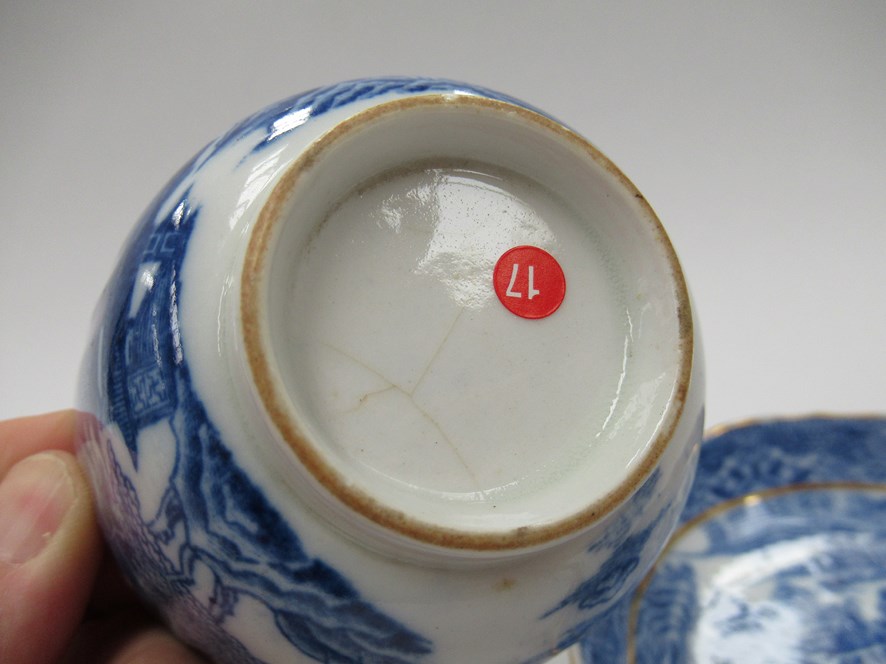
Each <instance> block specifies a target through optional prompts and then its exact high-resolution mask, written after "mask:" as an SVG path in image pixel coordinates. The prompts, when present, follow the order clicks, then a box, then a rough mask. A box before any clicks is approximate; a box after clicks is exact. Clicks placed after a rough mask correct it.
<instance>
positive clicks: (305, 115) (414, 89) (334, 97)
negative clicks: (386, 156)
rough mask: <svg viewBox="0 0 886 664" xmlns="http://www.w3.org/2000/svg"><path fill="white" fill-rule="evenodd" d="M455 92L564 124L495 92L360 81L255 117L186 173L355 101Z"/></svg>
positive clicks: (422, 81) (424, 82) (432, 83)
mask: <svg viewBox="0 0 886 664" xmlns="http://www.w3.org/2000/svg"><path fill="white" fill-rule="evenodd" d="M456 91H457V92H463V93H468V94H474V95H479V96H481V97H487V98H489V99H496V100H498V101H503V102H507V103H510V104H515V105H517V106H522V107H523V108H527V109H529V110H531V111H533V112H535V113H538V114H539V115H544V116H545V117H548V118H550V119H552V120H554V121H555V122H558V123H559V124H563V123H561V122H560V121H559V120H557V119H556V118H553V117H551V116H550V115H549V114H547V113H545V112H544V111H542V110H540V109H538V108H536V107H534V106H532V105H531V104H527V103H526V102H524V101H521V100H519V99H515V98H514V97H510V96H508V95H504V94H501V93H500V92H495V91H494V90H489V89H487V88H483V87H479V86H476V85H468V84H467V83H460V82H458V81H451V80H446V79H438V78H405V77H398V76H393V77H388V78H372V79H357V80H353V81H345V82H343V83H339V84H337V85H332V86H328V87H323V88H316V89H314V90H309V91H307V92H303V93H301V94H298V95H295V96H293V97H290V98H289V99H284V100H283V101H280V102H277V103H275V104H272V105H270V106H268V107H266V108H264V109H262V110H261V111H258V112H257V113H254V114H253V115H251V116H249V117H248V118H246V119H245V120H243V121H242V122H240V123H238V124H237V125H235V126H234V127H232V128H231V129H230V130H229V131H228V132H227V133H225V134H224V135H222V136H220V137H219V138H218V139H216V140H215V141H213V142H212V143H210V144H209V145H207V146H206V147H205V148H204V149H203V150H202V151H201V152H200V154H198V155H197V156H196V157H195V158H194V159H193V160H192V162H191V163H190V164H188V166H186V167H185V169H184V170H185V171H186V172H187V171H196V170H198V169H199V168H200V167H202V166H203V164H205V163H206V162H207V161H208V160H210V159H211V158H212V157H214V156H215V155H216V154H218V153H219V152H220V151H221V150H223V149H224V148H226V147H228V146H230V145H231V144H233V143H236V142H238V141H240V140H246V139H247V138H251V139H252V140H253V143H252V144H251V145H249V146H248V150H247V151H246V152H245V153H246V154H254V153H257V152H260V151H262V150H264V149H265V148H267V147H269V146H271V145H273V144H274V143H275V142H276V141H277V140H278V139H280V138H281V137H284V136H286V135H287V134H289V133H290V132H292V131H294V130H296V129H297V128H298V127H300V126H301V125H303V124H305V123H306V122H308V121H309V120H311V119H313V118H317V117H319V116H321V115H323V114H324V113H328V112H329V111H332V110H335V109H337V108H341V107H343V106H346V105H348V104H350V103H353V102H355V101H362V100H366V99H373V98H375V97H379V96H381V95H384V94H401V95H418V94H425V93H432V92H442V93H451V92H456ZM564 126H565V125H564ZM253 134H254V136H253Z"/></svg>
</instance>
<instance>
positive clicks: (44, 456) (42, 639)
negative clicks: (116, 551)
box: [0, 411, 203, 664]
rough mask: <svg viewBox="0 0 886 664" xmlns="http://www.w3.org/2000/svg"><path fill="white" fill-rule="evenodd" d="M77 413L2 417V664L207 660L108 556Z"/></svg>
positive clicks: (131, 662)
mask: <svg viewBox="0 0 886 664" xmlns="http://www.w3.org/2000/svg"><path fill="white" fill-rule="evenodd" d="M76 418H77V415H76V413H75V412H74V411H63V412H59V413H52V414H49V415H39V416H35V417H26V418H20V419H15V420H8V421H6V422H0V662H4V663H8V664H36V663H37V662H41V663H42V662H71V663H74V662H77V663H80V662H102V663H105V664H122V663H124V662H125V663H126V664H137V663H139V662H151V663H154V662H164V663H166V664H178V663H182V664H184V663H190V662H201V661H203V660H202V659H201V658H200V657H198V656H197V655H196V654H195V653H194V652H193V651H191V650H190V649H188V648H187V647H186V646H185V645H183V644H182V643H181V642H179V641H178V640H176V639H175V637H174V636H173V635H172V634H171V633H170V632H169V631H168V630H166V629H165V628H163V627H161V625H160V623H159V622H158V621H157V620H156V619H154V618H152V617H151V615H150V614H149V613H148V612H147V610H145V609H144V607H142V606H141V604H140V603H139V602H138V600H137V598H136V597H135V595H134V593H132V592H131V591H130V590H129V589H128V587H127V586H126V585H125V583H124V582H123V581H122V579H121V578H120V576H119V572H118V571H117V570H116V567H115V566H114V565H113V564H112V563H111V562H110V559H109V557H108V556H106V555H105V552H104V545H103V542H102V539H101V534H100V532H99V529H98V525H97V522H96V518H95V512H94V508H93V502H92V494H91V492H90V490H89V487H88V485H87V483H86V479H85V477H84V476H83V472H82V470H81V469H80V466H79V465H78V463H77V460H76V459H75V458H74V456H73V452H74V433H75V430H76Z"/></svg>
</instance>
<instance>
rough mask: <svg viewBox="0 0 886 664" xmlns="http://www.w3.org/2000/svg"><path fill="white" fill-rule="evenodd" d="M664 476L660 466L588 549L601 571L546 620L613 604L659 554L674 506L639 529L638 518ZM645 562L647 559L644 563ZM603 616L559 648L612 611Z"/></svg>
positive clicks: (533, 663) (583, 624) (572, 633)
mask: <svg viewBox="0 0 886 664" xmlns="http://www.w3.org/2000/svg"><path fill="white" fill-rule="evenodd" d="M660 478H661V471H660V469H656V470H655V471H654V472H653V473H652V474H651V475H650V476H649V477H648V478H647V479H646V481H645V482H644V483H643V485H642V486H641V487H640V489H638V490H637V493H636V494H634V496H632V497H631V499H630V501H629V503H628V505H627V510H626V512H625V513H624V514H622V515H620V516H619V518H618V522H617V523H616V524H615V525H614V527H613V528H611V529H610V530H609V531H608V532H607V534H606V536H605V537H604V538H603V539H600V540H598V541H596V542H595V543H594V544H593V545H591V546H590V547H589V548H588V552H587V553H588V555H600V556H603V557H604V562H603V564H602V565H601V567H600V569H599V571H597V572H596V573H595V574H594V575H593V576H591V577H590V578H588V579H585V580H584V581H583V582H581V583H580V584H579V585H578V586H577V587H576V588H575V590H573V591H572V592H571V593H570V594H569V595H568V596H567V597H565V598H563V599H562V600H561V601H560V602H559V603H557V605H555V606H554V607H552V608H551V609H549V610H548V611H547V612H545V613H544V615H542V616H541V617H542V619H546V618H550V617H551V616H553V615H554V614H555V613H558V612H560V611H563V610H566V609H568V608H572V609H577V610H579V611H590V610H592V609H598V608H600V607H602V606H605V605H607V604H610V603H611V602H612V600H613V598H614V597H615V596H616V595H618V594H619V593H621V591H622V589H623V587H624V584H625V583H627V582H628V579H629V578H630V577H631V575H632V574H635V572H636V570H637V569H638V568H639V569H643V568H644V567H645V565H648V563H649V559H650V558H651V557H652V556H654V555H655V553H656V551H652V550H651V547H652V546H653V544H654V543H655V542H656V541H659V540H660V539H661V538H660V537H653V535H655V534H656V530H657V529H661V528H665V527H667V524H668V523H671V522H672V515H670V514H669V513H671V512H672V511H673V505H672V504H665V505H663V506H662V507H661V509H660V510H659V511H658V512H657V513H656V516H655V517H654V518H653V519H652V520H651V521H650V522H649V523H648V524H646V525H645V526H644V527H642V528H640V529H639V530H632V525H633V526H634V527H636V524H637V523H638V520H637V517H638V515H640V514H642V513H643V511H644V510H645V508H646V506H647V504H648V503H649V501H650V500H652V499H653V498H654V497H655V496H656V493H657V491H656V490H657V489H658V488H659V481H660ZM644 561H645V562H644ZM610 610H611V609H607V612H605V613H603V616H602V617H601V615H600V614H598V613H592V614H591V615H590V617H589V618H587V619H586V620H583V621H579V622H578V624H576V625H575V626H574V627H573V628H572V629H570V630H569V631H567V632H566V634H564V636H563V638H562V639H561V641H560V643H559V644H558V646H557V649H558V650H562V649H565V648H568V647H569V646H571V645H572V644H573V643H575V642H576V641H577V640H578V639H580V638H581V637H582V636H583V635H584V634H585V632H587V630H588V629H589V628H590V627H591V626H592V625H596V624H597V623H598V621H600V620H601V619H605V616H606V615H607V614H608V611H610ZM548 657H550V655H549V654H548V655H539V657H538V658H535V659H531V660H529V662H527V663H526V664H540V663H541V662H544V661H545V660H546V658H548Z"/></svg>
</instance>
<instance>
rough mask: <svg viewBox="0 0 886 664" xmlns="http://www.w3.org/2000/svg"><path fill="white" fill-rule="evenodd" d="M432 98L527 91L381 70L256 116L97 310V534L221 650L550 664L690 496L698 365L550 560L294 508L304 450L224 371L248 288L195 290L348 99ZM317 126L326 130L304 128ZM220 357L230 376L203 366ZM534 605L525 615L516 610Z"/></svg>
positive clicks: (199, 638) (171, 191) (86, 438)
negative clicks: (366, 528) (365, 532)
mask: <svg viewBox="0 0 886 664" xmlns="http://www.w3.org/2000/svg"><path fill="white" fill-rule="evenodd" d="M428 93H441V94H448V95H457V94H469V95H474V96H479V97H483V98H488V99H495V100H498V101H504V102H506V103H517V102H515V101H514V100H512V99H510V98H507V97H505V96H502V95H498V94H496V93H492V92H489V91H488V90H484V89H480V88H472V87H470V86H465V85H462V84H455V83H452V82H448V81H438V80H426V79H377V80H371V81H356V82H350V83H345V84H341V85H338V86H333V87H330V88H322V89H318V90H314V91H311V92H309V93H305V94H304V95H300V96H298V97H294V98H292V99H290V100H287V101H285V102H282V103H280V104H277V105H275V106H273V107H270V108H269V109H266V110H265V111H263V112H260V113H258V114H256V115H254V116H252V117H250V118H248V119H247V120H245V121H244V122H243V123H241V124H240V125H238V126H237V127H235V128H234V129H232V130H231V131H230V132H229V133H227V134H226V135H224V136H223V137H221V138H220V139H218V140H217V141H215V142H214V143H212V144H210V145H209V146H208V147H207V148H206V149H204V150H203V151H202V152H201V153H200V154H199V155H198V156H197V157H195V158H194V160H193V161H192V162H191V163H190V164H188V165H187V166H186V167H184V168H183V169H182V171H181V172H180V173H179V174H178V175H177V176H176V177H175V178H174V179H173V181H172V182H171V183H170V184H169V185H168V186H167V188H166V189H165V190H164V192H162V193H161V194H160V195H159V196H158V197H157V199H156V200H155V201H154V203H153V204H152V205H151V207H150V208H149V210H148V211H147V212H146V214H145V216H144V218H143V221H142V222H141V223H140V225H139V226H138V227H137V228H136V231H135V232H134V234H133V235H132V237H131V238H130V240H129V242H128V244H127V247H126V249H125V251H124V254H123V256H122V258H121V261H120V263H119V265H118V268H117V271H116V273H115V275H114V276H113V278H112V280H111V283H110V285H109V287H108V289H107V291H106V293H105V296H104V301H103V303H102V307H101V308H100V310H99V312H98V314H97V333H96V337H95V340H94V342H93V346H92V348H91V350H90V352H89V353H88V355H87V360H86V362H85V363H84V370H83V379H82V384H83V386H82V388H81V402H82V404H83V407H84V410H85V411H86V412H87V413H88V415H85V416H84V418H83V421H82V422H83V423H82V435H81V438H82V442H81V447H80V454H81V457H82V458H83V460H84V462H85V464H86V466H87V468H88V470H89V471H90V474H91V476H92V479H93V483H94V485H95V487H96V494H97V500H98V504H99V508H100V516H101V520H102V525H103V528H104V530H105V532H106V535H107V537H108V540H109V543H110V546H111V548H112V550H113V552H114V553H115V556H116V557H117V559H118V561H119V562H120V564H121V566H122V567H123V569H124V571H125V572H126V574H127V576H128V577H129V578H130V579H131V580H132V581H133V583H134V584H135V585H136V587H137V588H138V590H139V591H140V592H141V593H142V594H143V595H144V596H145V597H146V598H147V599H148V600H149V601H151V602H152V603H153V604H155V605H156V606H157V607H158V608H159V609H160V611H161V612H162V613H163V615H164V616H165V617H166V618H167V619H168V620H169V621H170V623H171V624H172V625H173V627H174V628H175V629H176V631H177V632H178V633H179V634H180V635H181V636H182V637H183V638H185V639H186V640H187V641H188V642H189V643H192V644H194V645H195V646H197V647H198V648H201V649H202V650H204V651H206V652H207V653H209V654H210V655H211V656H213V657H214V658H215V659H217V660H219V661H229V662H252V661H254V662H260V661H268V662H282V661H303V660H316V661H328V662H378V663H390V664H405V663H407V662H419V661H441V662H444V661H465V657H466V656H467V655H466V653H472V654H473V655H474V656H476V657H478V658H479V660H482V661H490V662H491V661H501V662H520V661H525V662H542V661H545V660H546V659H547V658H548V657H549V656H550V655H551V653H552V652H556V651H557V650H558V649H562V648H564V647H567V646H568V645H569V644H571V643H572V642H574V641H575V640H576V639H578V638H579V637H580V636H581V634H582V633H583V632H584V631H585V630H586V629H587V628H588V627H589V626H590V625H591V624H592V622H593V620H594V619H595V618H596V617H597V616H599V614H600V613H601V612H603V611H605V610H606V609H607V608H608V607H609V606H611V605H612V604H613V602H614V601H615V600H616V599H617V598H618V597H619V596H620V594H621V593H622V592H623V591H624V589H625V588H627V587H630V586H631V585H633V584H636V583H637V582H638V581H639V578H640V577H641V575H642V574H643V573H644V571H645V569H647V568H648V566H649V565H650V564H651V562H652V560H653V558H654V556H655V555H656V554H657V552H658V551H659V550H660V548H661V547H662V546H663V544H664V542H665V540H666V538H667V536H668V534H669V533H670V531H671V529H672V527H673V525H674V523H675V520H676V518H677V513H678V511H679V509H680V507H681V506H682V503H683V500H684V499H685V494H686V488H687V487H688V482H689V481H690V479H691V476H692V473H691V470H690V468H691V467H692V465H693V463H694V454H695V451H696V448H695V446H694V445H693V444H692V441H697V439H698V438H699V436H700V429H701V387H700V385H701V377H700V370H699V369H697V367H695V366H694V365H693V370H694V373H693V383H692V391H691V392H690V393H688V394H681V398H685V399H686V401H687V405H685V409H686V412H687V417H686V418H684V419H683V420H681V421H680V422H679V423H677V424H676V425H675V426H676V429H675V431H674V432H673V436H674V438H675V439H677V440H678V441H679V445H678V446H676V447H675V446H673V445H672V446H671V447H670V448H668V450H669V451H668V452H667V453H666V454H665V455H664V456H663V458H662V460H661V461H659V462H658V464H659V465H657V466H656V467H655V469H654V470H652V472H651V473H650V474H649V476H648V477H647V479H646V480H645V482H644V484H643V485H642V487H641V488H640V489H639V490H637V491H636V492H635V493H634V494H633V496H632V497H631V498H630V499H629V500H628V501H627V502H626V503H624V504H623V505H622V506H621V507H620V508H619V511H617V512H615V513H614V514H613V516H612V518H610V519H608V520H603V521H602V522H601V523H600V524H597V525H596V526H595V527H594V528H590V529H588V530H587V532H584V533H583V534H579V535H576V536H574V537H571V538H569V539H567V540H565V541H564V543H563V545H562V546H559V547H549V548H548V549H547V550H546V551H545V552H542V553H540V554H538V555H529V554H527V555H523V556H522V557H521V556H516V557H514V558H513V559H508V560H501V561H498V562H496V561H495V559H493V558H490V559H488V560H487V561H486V562H483V559H481V560H480V562H481V563H482V564H479V565H477V564H476V560H474V558H472V554H470V552H468V553H465V552H459V554H458V557H457V558H458V559H457V560H456V561H455V562H454V563H447V564H441V563H439V562H434V561H436V560H438V558H439V556H440V555H441V554H440V552H438V551H431V553H430V554H428V555H429V556H430V560H431V563H430V564H427V565H422V564H421V559H420V557H419V559H418V560H409V559H404V560H399V559H398V558H397V556H393V557H391V556H388V555H385V552H384V551H380V550H375V549H374V548H373V547H365V546H363V545H361V543H360V542H359V536H355V535H353V534H348V533H344V532H342V530H341V529H337V528H336V527H330V526H329V524H328V523H327V522H326V521H325V520H324V518H323V517H322V516H319V515H318V514H316V513H314V512H312V511H311V510H302V511H301V512H298V513H291V512H290V511H288V507H289V502H288V500H289V496H290V493H291V491H290V488H289V486H288V485H287V481H290V480H288V479H287V478H286V477H284V475H285V472H286V471H285V467H286V464H287V463H291V460H290V459H289V457H288V456H287V454H286V453H287V451H286V450H285V449H283V448H282V447H274V448H273V449H271V450H269V449H268V446H267V445H266V444H264V443H263V442H261V441H260V440H259V439H260V438H261V437H262V436H264V435H266V434H262V433H258V432H259V431H261V429H262V426H265V427H266V426H267V424H266V423H264V421H263V420H261V421H259V420H256V415H254V414H251V413H252V411H250V410H249V408H250V406H249V405H248V404H249V402H250V400H251V399H254V398H255V397H254V395H251V394H250V393H249V392H248V391H247V392H243V391H239V392H238V389H240V388H238V387H237V385H238V384H237V382H236V379H235V378H231V377H230V376H231V375H233V374H236V372H237V371H243V370H244V367H243V366H240V365H236V363H233V364H232V363H231V360H230V359H229V357H228V355H226V353H227V348H228V347H229V346H230V345H234V346H236V344H237V343H238V342H237V341H236V334H237V333H236V325H233V324H231V323H230V322H226V321H224V320H222V318H223V317H224V315H225V314H226V313H227V314H230V309H226V307H230V306H231V305H230V303H229V302H227V301H226V300H225V297H226V294H227V292H228V291H229V290H234V287H233V286H232V285H231V284H230V283H229V281H225V280H224V279H221V280H222V281H224V284H223V287H222V288H221V290H220V294H219V297H218V298H216V300H215V301H208V300H206V299H204V300H196V299H192V300H190V301H189V300H188V295H187V293H189V292H190V291H189V290H188V289H189V288H191V286H189V285H188V284H189V283H196V280H199V279H201V276H202V275H201V270H203V271H204V273H205V274H209V273H210V272H212V270H214V269H218V270H221V271H224V270H225V269H227V268H226V267H225V266H222V267H220V268H216V267H214V266H213V265H214V264H213V262H212V261H213V260H214V257H215V254H218V255H219V256H222V255H224V256H231V255H235V254H236V250H232V249H231V248H230V246H228V245H225V244H224V243H225V242H228V241H229V240H228V239H221V240H218V241H214V240H213V239H212V235H211V234H212V233H213V232H217V228H218V227H220V226H227V227H228V228H229V229H240V228H241V226H239V225H238V224H243V223H245V222H243V220H244V219H247V218H249V217H250V215H252V216H253V217H254V216H255V215H256V210H259V209H261V207H262V205H263V204H264V202H265V200H266V199H267V196H268V194H269V190H270V189H271V187H272V185H273V183H274V182H275V181H276V180H278V179H279V177H280V175H281V173H283V172H284V171H285V168H286V165H287V163H288V162H289V161H291V160H292V158H293V155H296V154H298V153H299V151H301V150H303V149H304V147H305V145H307V143H308V142H309V141H310V140H312V139H311V136H313V135H315V134H317V133H322V131H323V130H324V128H326V129H328V128H330V127H334V126H335V125H336V124H337V123H339V122H340V121H341V120H342V119H343V118H346V117H347V116H348V114H349V113H353V112H354V110H353V109H352V108H351V107H352V106H354V107H356V106H359V104H364V107H365V105H367V104H369V105H371V104H372V103H374V100H375V99H376V98H385V99H387V98H390V97H391V96H393V97H394V98H396V97H398V96H403V97H405V96H409V95H416V94H428ZM523 106H524V107H525V105H523ZM532 110H534V109H532ZM311 123H314V124H315V125H316V129H315V130H314V134H310V133H309V134H306V138H304V139H300V138H298V137H297V136H298V131H299V129H300V128H301V127H303V126H305V125H308V124H311ZM324 123H325V124H324ZM293 137H295V138H293ZM287 141H289V142H287ZM300 141H301V142H300ZM250 160H252V161H250ZM247 164H249V169H250V170H249V172H248V173H247V175H246V177H245V183H244V182H243V180H244V178H241V186H242V187H243V190H242V192H239V194H238V193H237V192H234V194H235V195H233V198H232V194H231V192H228V193H227V194H226V195H227V199H226V202H224V203H219V202H218V201H217V200H216V199H218V198H220V197H219V196H218V195H217V193H216V192H217V191H218V187H222V186H223V185H224V180H225V178H226V177H228V175H227V174H228V173H233V172H236V171H237V170H238V169H243V168H245V167H246V165H247ZM238 177H239V176H238ZM235 179H236V178H235ZM216 182H221V184H216ZM228 201H231V202H234V201H235V202H236V204H229V203H228ZM220 207H221V208H224V211H223V213H220V212H219V208H220ZM210 218H212V219H215V220H216V221H213V222H212V223H210V222H209V221H208V220H209V219H210ZM218 219H222V221H217V220H218ZM201 232H202V233H204V235H203V236H201V238H200V240H199V241H197V239H196V238H197V237H198V234H200V233H201ZM231 235H236V233H231ZM194 288H197V287H196V286H195V287H194ZM491 290H492V285H491V280H490V284H489V291H490V293H491ZM193 292H199V291H197V290H195V291H193ZM506 315H508V316H510V314H506ZM555 315H556V314H555ZM231 317H232V318H236V316H233V315H232V316H231ZM553 318H554V316H551V319H553ZM215 319H218V321H217V325H216V327H214V328H213V327H212V322H213V321H214V320H215ZM206 321H209V322H208V323H207V322H206ZM635 323H636V324H637V325H638V327H640V326H641V325H642V320H641V319H640V318H639V317H638V319H637V320H636V322H635ZM530 324H531V322H530ZM207 326H209V327H207ZM207 366H216V367H223V369H221V370H216V369H213V370H212V371H207V370H205V369H200V367H207ZM225 367H226V368H225ZM684 388H685V386H684ZM610 414H611V413H610ZM607 421H608V420H607ZM257 422H258V424H257ZM231 432H238V433H233V434H232V433H231ZM232 436H233V437H232ZM237 436H240V437H241V438H240V439H237ZM281 468H283V470H281ZM444 553H445V552H444ZM422 555H424V554H422ZM576 560H580V561H583V562H580V563H576V562H575V561H576ZM490 561H491V562H490ZM576 571H578V572H579V573H580V574H579V576H581V575H584V576H583V578H579V577H577V576H576ZM429 589H430V590H429ZM429 593H430V596H429ZM447 594H448V595H449V596H451V598H452V599H450V600H445V599H443V596H445V595H447ZM436 602H438V603H439V606H436V604H435V603H436ZM447 602H449V603H447ZM429 605H431V606H432V607H435V608H430V609H429ZM526 611H529V612H530V614H531V617H530V618H529V619H527V618H525V617H520V616H521V614H522V613H525V612H526ZM513 625H516V626H517V628H518V630H519V631H518V632H512V631H509V630H512V629H513V628H512V626H513ZM530 626H531V628H530ZM459 648H461V650H458V649H459ZM453 653H455V654H453ZM452 657H455V659H452ZM479 660H478V661H479Z"/></svg>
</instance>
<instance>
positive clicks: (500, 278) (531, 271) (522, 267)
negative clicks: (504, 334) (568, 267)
mask: <svg viewBox="0 0 886 664" xmlns="http://www.w3.org/2000/svg"><path fill="white" fill-rule="evenodd" d="M492 282H493V287H494V288H495V294H496V295H497V296H498V299H499V301H500V302H501V303H502V304H503V305H504V306H505V308H506V309H507V310H508V311H510V312H511V313H512V314H514V315H516V316H520V317H521V318H530V319H537V318H545V317H547V316H550V315H551V314H552V313H554V312H555V311H556V310H557V309H558V308H559V307H560V304H561V303H562V302H563V298H564V297H565V296H566V277H565V276H564V274H563V269H562V268H561V267H560V264H559V263H558V262H557V259H556V258H554V257H553V256H551V254H549V253H548V252H546V251H545V250H544V249H539V248H538V247H531V246H519V247H513V248H512V249H508V250H507V251H506V252H505V253H503V254H502V255H501V257H500V258H499V259H498V262H497V263H496V264H495V269H494V270H493V273H492Z"/></svg>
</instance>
